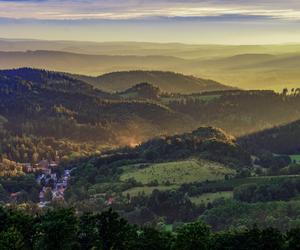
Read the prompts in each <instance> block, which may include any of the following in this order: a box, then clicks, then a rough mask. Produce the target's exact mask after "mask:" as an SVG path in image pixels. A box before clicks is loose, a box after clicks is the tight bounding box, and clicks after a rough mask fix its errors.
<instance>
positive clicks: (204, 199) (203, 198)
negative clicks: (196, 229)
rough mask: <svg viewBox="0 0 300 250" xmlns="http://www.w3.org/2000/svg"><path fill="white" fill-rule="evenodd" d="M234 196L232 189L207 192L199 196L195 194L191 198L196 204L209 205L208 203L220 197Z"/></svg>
mask: <svg viewBox="0 0 300 250" xmlns="http://www.w3.org/2000/svg"><path fill="white" fill-rule="evenodd" d="M232 197H233V193H232V192H231V191H223V192H217V193H207V194H202V195H199V196H193V197H190V200H191V201H192V202H193V203H194V204H196V205H199V204H203V203H204V204H206V205H207V203H209V202H212V201H214V200H216V199H219V198H224V199H229V198H232Z"/></svg>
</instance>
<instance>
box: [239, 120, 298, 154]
mask: <svg viewBox="0 0 300 250" xmlns="http://www.w3.org/2000/svg"><path fill="white" fill-rule="evenodd" d="M299 139H300V120H298V121H295V122H292V123H289V124H286V125H283V126H276V127H274V128H271V129H267V130H263V131H261V132H258V133H254V134H251V135H248V136H245V137H242V138H240V139H239V142H240V144H242V145H243V146H244V147H247V148H249V149H250V150H251V151H253V152H255V151H257V150H268V151H270V152H273V153H276V154H287V155H294V154H300V141H299Z"/></svg>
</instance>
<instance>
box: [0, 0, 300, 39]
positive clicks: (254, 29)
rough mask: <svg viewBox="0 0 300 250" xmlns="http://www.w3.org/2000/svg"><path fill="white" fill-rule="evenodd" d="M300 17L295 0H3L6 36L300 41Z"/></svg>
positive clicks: (0, 9) (0, 26)
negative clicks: (150, 0)
mask: <svg viewBox="0 0 300 250" xmlns="http://www.w3.org/2000/svg"><path fill="white" fill-rule="evenodd" d="M299 22H300V3H299V1H295V0H288V1H284V2H282V1H270V0H264V1H258V0H255V1H242V0H239V1H234V0H226V1H221V0H213V1H207V0H201V1H194V0H188V1H182V0H163V1H158V0H155V1H152V2H149V1H144V0H132V1H124V0H110V1H103V0H100V1H93V0H76V1H70V0H63V1H58V0H0V31H1V37H5V38H26V39H46V40H75V41H94V42H105V41H124V42H125V41H137V42H160V43H161V42H163V43H166V42H168V43H169V42H172V43H173V42H175V43H178V42H179V43H187V44H233V45H238V44H282V43H300V31H299ZM29 31H30V32H29Z"/></svg>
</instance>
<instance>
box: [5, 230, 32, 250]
mask: <svg viewBox="0 0 300 250" xmlns="http://www.w3.org/2000/svg"><path fill="white" fill-rule="evenodd" d="M0 249H1V250H24V249H27V248H26V247H25V244H24V237H23V235H22V234H21V233H20V232H19V231H18V230H17V229H16V228H14V227H10V228H8V229H7V230H5V231H2V232H1V233H0Z"/></svg>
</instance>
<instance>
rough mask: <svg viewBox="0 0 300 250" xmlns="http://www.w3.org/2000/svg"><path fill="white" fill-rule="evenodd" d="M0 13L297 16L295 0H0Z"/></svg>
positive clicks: (68, 16)
mask: <svg viewBox="0 0 300 250" xmlns="http://www.w3.org/2000/svg"><path fill="white" fill-rule="evenodd" d="M0 17H2V18H15V19H26V18H28V19H37V20H82V19H95V20H130V19H144V20H145V19H146V20H147V19H148V20H149V19H157V18H166V19H170V18H176V19H178V20H189V19H191V18H199V19H219V20H223V21H226V20H229V21H230V20H236V19H243V18H244V19H263V18H266V19H280V20H289V21H295V20H296V21H299V20H300V1H298V0H285V1H282V0H280V1H279V0H272V1H271V0H252V1H249V0H247V1H246V0H210V1H209V0H152V1H149V0H126V1H125V0H0Z"/></svg>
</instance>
